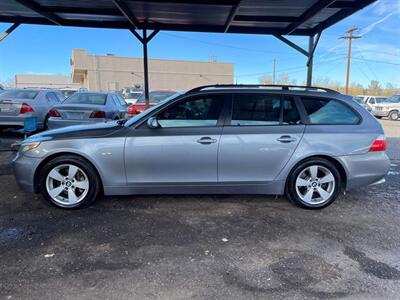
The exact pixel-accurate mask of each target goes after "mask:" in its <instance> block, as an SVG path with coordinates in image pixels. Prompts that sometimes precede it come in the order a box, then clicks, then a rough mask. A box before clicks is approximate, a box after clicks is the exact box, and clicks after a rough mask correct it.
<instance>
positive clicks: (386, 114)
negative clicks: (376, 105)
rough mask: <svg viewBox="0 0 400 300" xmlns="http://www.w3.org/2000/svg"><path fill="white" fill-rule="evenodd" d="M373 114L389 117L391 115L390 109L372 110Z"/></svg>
mask: <svg viewBox="0 0 400 300" xmlns="http://www.w3.org/2000/svg"><path fill="white" fill-rule="evenodd" d="M372 114H373V115H374V116H376V117H387V116H389V111H386V110H372Z"/></svg>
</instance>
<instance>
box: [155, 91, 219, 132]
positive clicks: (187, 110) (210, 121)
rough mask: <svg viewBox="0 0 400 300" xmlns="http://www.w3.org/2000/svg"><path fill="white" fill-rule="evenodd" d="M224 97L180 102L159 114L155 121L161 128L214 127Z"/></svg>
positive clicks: (204, 97) (209, 97)
mask: <svg viewBox="0 0 400 300" xmlns="http://www.w3.org/2000/svg"><path fill="white" fill-rule="evenodd" d="M223 100H224V96H220V95H204V96H202V97H199V98H191V99H187V100H184V101H180V102H178V103H176V104H175V105H173V106H172V107H170V108H168V109H166V110H165V111H163V112H161V113H160V114H159V115H158V117H157V119H158V123H159V124H160V125H161V127H164V128H165V127H199V126H216V125H217V122H218V119H219V116H220V113H221V109H222V106H223V102H224V101H223Z"/></svg>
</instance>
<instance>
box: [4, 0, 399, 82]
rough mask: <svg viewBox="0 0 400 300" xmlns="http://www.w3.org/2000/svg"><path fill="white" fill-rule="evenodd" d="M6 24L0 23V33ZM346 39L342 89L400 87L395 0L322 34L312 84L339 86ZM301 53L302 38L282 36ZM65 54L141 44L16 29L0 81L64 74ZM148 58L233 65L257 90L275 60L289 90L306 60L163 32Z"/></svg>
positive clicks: (263, 43)
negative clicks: (348, 34) (353, 34)
mask: <svg viewBox="0 0 400 300" xmlns="http://www.w3.org/2000/svg"><path fill="white" fill-rule="evenodd" d="M9 26H10V24H6V23H0V32H3V31H4V30H5V29H7V28H8V27H9ZM354 26H355V27H358V28H360V31H359V32H358V33H357V34H358V35H361V36H362V37H361V38H360V39H357V40H354V42H353V53H352V56H353V57H354V59H353V60H352V64H351V77H350V82H357V83H361V84H363V85H364V86H367V85H368V83H369V82H370V81H371V80H379V81H380V82H381V83H382V85H383V86H385V85H386V84H387V83H391V84H393V85H394V86H397V87H400V0H378V1H377V2H375V3H374V4H372V5H370V6H368V7H367V8H365V9H364V10H361V11H359V12H358V13H356V14H354V15H352V16H350V17H349V18H347V19H345V20H343V21H341V22H339V23H337V24H335V25H334V26H332V27H331V28H329V29H327V30H325V31H324V32H323V33H322V36H321V39H320V42H319V45H318V47H317V50H316V52H315V59H314V74H313V77H314V81H322V80H324V79H325V78H329V79H330V80H331V81H335V82H336V81H338V82H340V83H342V84H344V82H345V76H346V63H347V41H345V40H343V39H339V37H340V36H343V35H344V34H345V31H346V30H347V29H349V28H351V27H354ZM290 39H291V40H292V41H294V42H296V43H297V44H299V45H301V46H302V47H304V48H306V47H307V44H308V39H307V37H290ZM73 48H80V49H86V50H87V51H88V52H89V54H97V55H105V54H107V53H112V54H115V55H117V56H128V57H142V48H141V44H140V43H139V42H138V41H137V40H136V38H134V36H133V35H132V33H130V32H129V31H128V30H111V29H93V28H91V29H89V28H76V27H57V26H43V25H21V26H20V27H18V28H17V29H16V30H15V31H14V32H13V33H12V34H10V36H8V37H7V38H6V39H5V40H3V41H2V42H1V43H0V82H5V81H8V80H10V79H13V78H14V75H15V74H21V73H31V74H63V75H70V57H71V53H72V49H73ZM148 51H149V58H159V59H179V60H200V61H210V60H211V59H213V58H214V59H215V58H216V60H217V61H219V62H229V63H233V64H234V73H235V81H236V82H237V83H258V82H259V78H260V77H262V76H270V75H271V73H272V65H273V60H274V59H275V60H276V72H277V77H279V76H281V75H282V74H287V75H288V76H289V77H290V78H291V79H295V80H296V81H297V83H299V84H302V83H304V81H305V78H306V67H305V64H306V60H307V59H306V57H305V56H303V55H302V54H300V53H299V52H297V51H296V50H294V49H292V48H290V47H288V46H287V45H286V44H284V43H282V42H281V41H279V40H277V39H276V38H274V37H272V36H263V35H245V34H217V33H198V32H172V31H165V32H160V33H158V34H157V36H156V37H155V38H153V39H152V41H151V42H150V44H149V50H148Z"/></svg>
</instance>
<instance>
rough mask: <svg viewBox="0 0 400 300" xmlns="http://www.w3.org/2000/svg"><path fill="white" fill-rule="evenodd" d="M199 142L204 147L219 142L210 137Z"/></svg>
mask: <svg viewBox="0 0 400 300" xmlns="http://www.w3.org/2000/svg"><path fill="white" fill-rule="evenodd" d="M197 142H198V143H199V144H203V145H208V144H213V143H216V142H217V140H216V139H212V138H210V137H208V136H205V137H202V138H201V139H198V140H197Z"/></svg>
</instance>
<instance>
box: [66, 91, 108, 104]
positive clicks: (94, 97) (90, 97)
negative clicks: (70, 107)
mask: <svg viewBox="0 0 400 300" xmlns="http://www.w3.org/2000/svg"><path fill="white" fill-rule="evenodd" d="M106 99H107V95H106V94H95V93H76V94H73V95H72V96H71V97H69V98H67V99H65V101H64V102H63V104H94V105H105V104H106Z"/></svg>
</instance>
